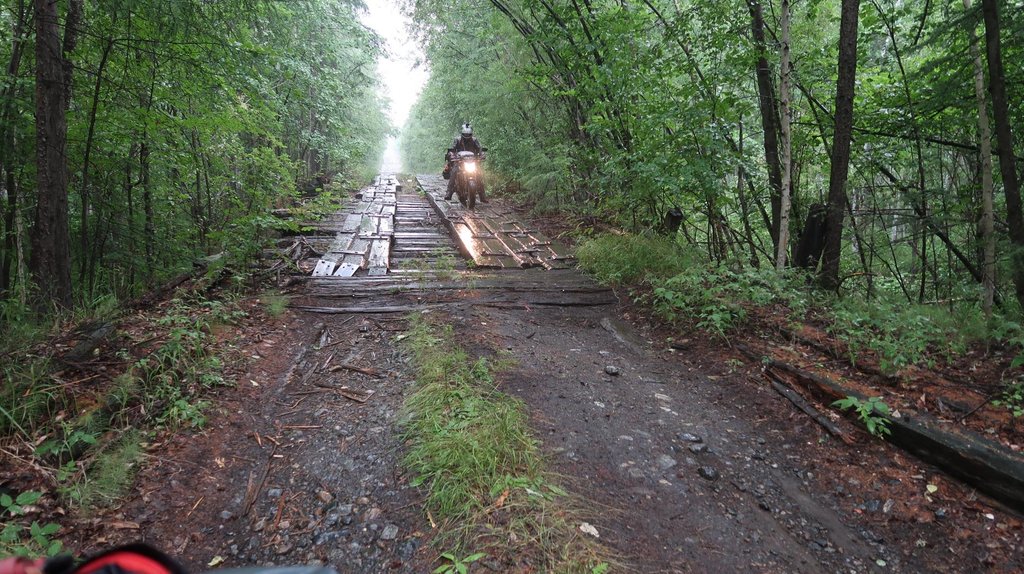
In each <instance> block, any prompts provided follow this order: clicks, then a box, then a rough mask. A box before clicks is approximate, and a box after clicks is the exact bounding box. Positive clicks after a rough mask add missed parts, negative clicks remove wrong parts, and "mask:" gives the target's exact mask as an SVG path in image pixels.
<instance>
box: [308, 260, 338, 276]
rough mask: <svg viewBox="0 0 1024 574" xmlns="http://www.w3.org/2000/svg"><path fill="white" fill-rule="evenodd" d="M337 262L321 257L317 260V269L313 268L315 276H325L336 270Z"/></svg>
mask: <svg viewBox="0 0 1024 574" xmlns="http://www.w3.org/2000/svg"><path fill="white" fill-rule="evenodd" d="M335 263H336V262H334V261H328V260H326V259H321V260H319V261H317V262H316V269H313V277H325V276H328V275H330V274H331V273H332V272H333V271H334V265H335Z"/></svg>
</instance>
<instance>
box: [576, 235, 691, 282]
mask: <svg viewBox="0 0 1024 574" xmlns="http://www.w3.org/2000/svg"><path fill="white" fill-rule="evenodd" d="M576 258H577V259H578V260H579V264H580V267H581V268H582V269H583V270H585V271H586V272H588V273H590V274H591V275H593V276H594V277H596V278H597V280H598V281H600V282H602V283H606V284H609V285H637V284H641V283H646V282H649V281H654V280H662V279H666V278H668V277H671V276H673V275H675V274H677V273H680V272H681V271H683V270H684V269H687V268H688V267H689V266H690V264H691V263H693V261H692V258H691V257H688V256H686V254H685V252H684V250H683V249H682V248H681V247H680V246H679V245H678V244H676V243H675V242H674V241H673V240H672V239H671V238H669V237H665V236H659V235H632V234H629V235H614V234H603V235H598V236H596V237H592V238H588V239H586V240H584V241H583V242H581V243H580V245H579V246H578V247H577V249H576Z"/></svg>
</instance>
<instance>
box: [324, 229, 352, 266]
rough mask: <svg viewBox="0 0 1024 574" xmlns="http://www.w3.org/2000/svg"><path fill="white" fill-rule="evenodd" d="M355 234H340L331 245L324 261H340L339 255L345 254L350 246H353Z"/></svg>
mask: <svg viewBox="0 0 1024 574" xmlns="http://www.w3.org/2000/svg"><path fill="white" fill-rule="evenodd" d="M355 237H356V234H355V233H339V234H338V235H337V236H336V237H335V238H334V241H332V242H331V245H330V246H329V247H328V248H327V253H325V254H324V256H323V259H326V260H328V261H337V260H338V259H340V257H339V256H338V254H339V253H344V251H345V250H346V249H348V246H349V245H351V244H352V240H353V239H355Z"/></svg>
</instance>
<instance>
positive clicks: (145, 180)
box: [139, 130, 156, 282]
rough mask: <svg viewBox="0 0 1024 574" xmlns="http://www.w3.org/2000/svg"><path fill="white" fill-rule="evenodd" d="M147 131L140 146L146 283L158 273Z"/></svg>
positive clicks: (143, 133)
mask: <svg viewBox="0 0 1024 574" xmlns="http://www.w3.org/2000/svg"><path fill="white" fill-rule="evenodd" d="M147 138H148V136H147V134H146V130H143V132H142V143H141V144H140V145H139V178H140V179H141V180H142V213H143V217H144V218H145V222H144V223H143V225H142V235H143V243H144V244H145V251H146V281H147V282H148V281H150V280H152V279H153V273H154V272H155V271H156V264H155V261H154V259H155V257H154V250H155V244H156V231H155V223H154V221H153V193H152V190H151V189H150V181H149V142H148V140H147Z"/></svg>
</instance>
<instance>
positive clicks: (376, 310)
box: [288, 305, 437, 315]
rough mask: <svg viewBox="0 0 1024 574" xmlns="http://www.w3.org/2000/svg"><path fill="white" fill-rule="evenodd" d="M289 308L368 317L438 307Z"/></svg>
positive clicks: (303, 306)
mask: <svg viewBox="0 0 1024 574" xmlns="http://www.w3.org/2000/svg"><path fill="white" fill-rule="evenodd" d="M288 307H289V308H291V309H297V310H299V311H308V312H310V313H324V314H328V315H334V314H341V315H345V314H351V313H363V314H366V315H372V314H374V313H412V312H413V311H422V310H424V309H430V308H433V307H437V305H381V306H379V307H369V306H356V307H308V306H305V305H289V306H288Z"/></svg>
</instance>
